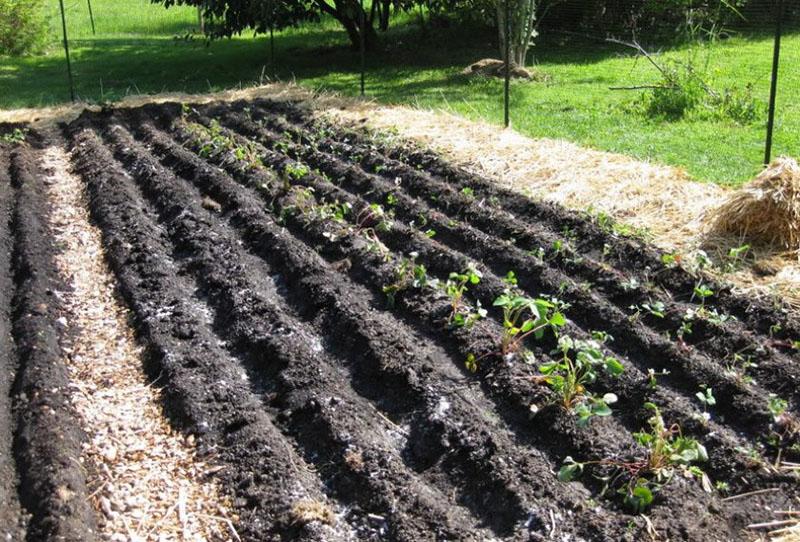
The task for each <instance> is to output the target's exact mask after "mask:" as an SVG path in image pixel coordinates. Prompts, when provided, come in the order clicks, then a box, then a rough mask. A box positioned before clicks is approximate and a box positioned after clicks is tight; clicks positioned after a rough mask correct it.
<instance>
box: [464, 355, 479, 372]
mask: <svg viewBox="0 0 800 542" xmlns="http://www.w3.org/2000/svg"><path fill="white" fill-rule="evenodd" d="M464 365H466V367H467V370H468V371H469V372H471V373H474V372H476V371H477V370H478V360H476V359H475V354H468V355H467V361H466V362H465V363H464Z"/></svg>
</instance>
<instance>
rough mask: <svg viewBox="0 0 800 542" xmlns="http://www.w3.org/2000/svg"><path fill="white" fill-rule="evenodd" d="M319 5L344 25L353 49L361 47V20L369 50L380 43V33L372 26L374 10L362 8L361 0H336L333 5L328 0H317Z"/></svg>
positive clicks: (356, 49) (366, 45)
mask: <svg viewBox="0 0 800 542" xmlns="http://www.w3.org/2000/svg"><path fill="white" fill-rule="evenodd" d="M317 5H318V6H319V7H320V8H321V9H322V11H323V12H325V13H327V14H329V15H330V16H332V17H333V18H334V19H336V20H337V21H339V23H340V24H341V25H342V26H343V27H344V29H345V32H347V37H348V38H349V39H350V45H351V47H352V49H353V50H355V51H358V50H360V49H361V32H362V29H361V21H362V20H363V21H364V29H363V32H364V42H365V47H366V49H367V51H371V50H373V49H375V46H376V45H377V43H378V34H377V32H375V28H373V26H372V22H373V15H374V12H372V11H370V12H369V13H367V12H366V11H367V10H364V13H363V19H362V10H361V5H360V2H359V0H334V2H333V6H331V5H330V4H328V2H327V1H326V0H317Z"/></svg>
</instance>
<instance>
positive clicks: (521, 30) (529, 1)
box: [496, 0, 536, 68]
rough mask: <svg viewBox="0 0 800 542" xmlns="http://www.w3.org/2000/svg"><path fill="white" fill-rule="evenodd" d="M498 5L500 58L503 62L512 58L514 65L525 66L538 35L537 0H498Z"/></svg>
mask: <svg viewBox="0 0 800 542" xmlns="http://www.w3.org/2000/svg"><path fill="white" fill-rule="evenodd" d="M496 6H497V28H498V34H499V37H500V40H499V41H500V58H501V59H502V60H503V62H508V61H509V60H510V61H511V65H512V66H519V67H523V68H524V67H525V62H526V59H527V56H528V49H529V48H530V46H531V44H532V42H533V38H534V37H536V0H497V4H496ZM506 11H508V19H509V20H508V24H507V23H506ZM506 29H508V31H509V36H508V39H509V40H510V42H509V47H508V50H509V53H510V59H507V58H506V38H507V36H506Z"/></svg>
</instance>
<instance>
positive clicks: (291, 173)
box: [283, 162, 310, 181]
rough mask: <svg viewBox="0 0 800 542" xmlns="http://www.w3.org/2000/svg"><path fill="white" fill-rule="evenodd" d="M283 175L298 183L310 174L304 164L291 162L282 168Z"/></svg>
mask: <svg viewBox="0 0 800 542" xmlns="http://www.w3.org/2000/svg"><path fill="white" fill-rule="evenodd" d="M283 173H284V175H285V176H286V178H287V179H290V180H295V181H299V180H300V179H302V178H303V177H305V176H306V175H308V174H309V173H310V170H309V169H308V167H307V166H305V165H304V164H301V163H299V162H293V163H289V164H286V166H285V167H284V168H283Z"/></svg>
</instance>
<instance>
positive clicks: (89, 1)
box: [86, 0, 97, 36]
mask: <svg viewBox="0 0 800 542" xmlns="http://www.w3.org/2000/svg"><path fill="white" fill-rule="evenodd" d="M86 3H87V4H89V20H90V21H92V36H96V35H97V31H96V30H95V29H94V13H93V12H92V0H86Z"/></svg>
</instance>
